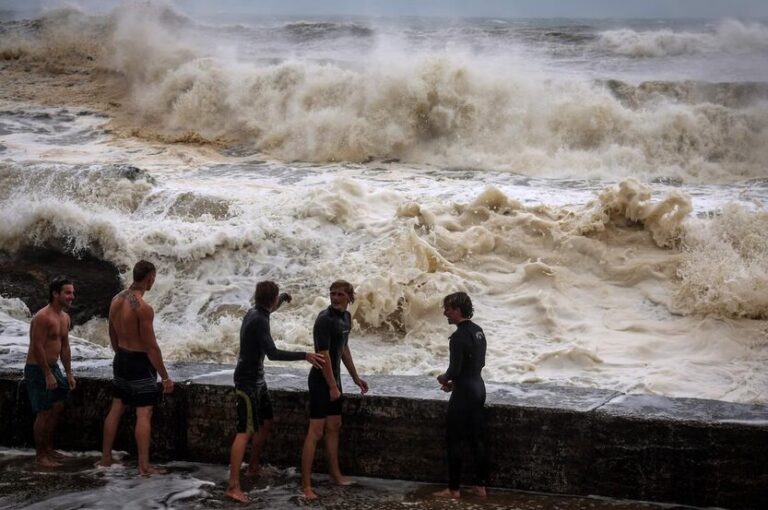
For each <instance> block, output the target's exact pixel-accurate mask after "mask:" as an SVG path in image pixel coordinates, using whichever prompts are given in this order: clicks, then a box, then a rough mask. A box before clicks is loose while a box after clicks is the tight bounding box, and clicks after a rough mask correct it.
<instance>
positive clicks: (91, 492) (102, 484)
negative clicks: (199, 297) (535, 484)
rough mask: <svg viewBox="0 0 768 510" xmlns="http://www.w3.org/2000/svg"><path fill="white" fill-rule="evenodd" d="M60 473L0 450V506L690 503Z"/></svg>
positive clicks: (180, 471)
mask: <svg viewBox="0 0 768 510" xmlns="http://www.w3.org/2000/svg"><path fill="white" fill-rule="evenodd" d="M66 455H67V457H66V459H65V461H64V466H63V467H62V468H61V469H59V470H58V471H47V470H41V469H38V468H36V467H35V465H34V452H33V451H32V450H28V449H22V450H16V449H13V450H12V449H7V448H0V508H26V509H46V510H49V509H65V508H66V509H69V508H100V509H110V508H115V509H133V508H136V509H139V508H141V509H144V508H176V509H182V508H184V509H202V508H273V509H278V510H282V509H293V508H334V509H348V508H349V509H353V508H354V509H370V510H385V509H393V510H394V509H413V508H426V509H433V510H441V509H451V510H464V509H502V508H503V509H514V510H659V509H662V508H664V509H672V508H681V509H682V508H692V507H683V506H678V505H661V504H653V503H645V502H636V501H618V500H610V499H604V498H587V497H573V496H555V495H544V494H533V493H523V492H513V491H502V490H492V491H490V494H489V496H488V498H487V499H485V500H481V499H479V498H476V497H471V496H468V497H467V498H466V499H463V500H461V501H446V500H440V499H436V498H435V497H433V496H432V492H433V491H435V490H437V489H439V488H440V487H438V486H435V485H431V484H423V483H416V482H406V481H402V480H382V479H376V478H355V480H356V482H357V483H356V484H355V485H353V486H351V487H344V488H342V487H336V486H333V485H330V484H329V483H328V479H327V477H326V476H324V475H316V476H315V484H316V490H317V492H318V494H320V496H321V500H320V501H318V502H308V501H306V500H304V499H302V498H300V497H299V495H298V493H299V484H300V476H299V474H298V473H297V472H296V470H295V469H294V468H288V469H277V468H272V467H269V468H268V469H267V472H266V473H265V474H264V475H262V476H260V477H257V478H255V479H252V480H250V479H244V480H243V490H245V491H246V492H247V493H248V494H249V496H250V498H251V502H250V503H249V504H247V505H241V504H238V503H233V502H231V501H228V500H226V499H225V498H224V490H225V488H226V479H227V467H226V466H223V465H213V464H202V463H191V462H171V463H168V464H164V465H163V467H166V468H168V469H169V471H170V474H168V475H167V476H154V477H151V478H140V477H138V476H136V474H135V469H136V465H135V461H133V460H132V459H130V458H125V459H124V460H125V464H124V465H116V466H113V467H112V468H109V469H103V468H95V467H94V464H95V462H96V461H97V460H98V459H99V454H98V453H97V452H84V453H75V452H69V453H66Z"/></svg>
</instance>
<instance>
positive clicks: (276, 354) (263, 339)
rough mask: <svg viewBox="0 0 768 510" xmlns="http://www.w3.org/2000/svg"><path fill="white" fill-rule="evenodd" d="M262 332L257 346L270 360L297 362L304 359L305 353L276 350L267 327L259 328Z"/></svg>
mask: <svg viewBox="0 0 768 510" xmlns="http://www.w3.org/2000/svg"><path fill="white" fill-rule="evenodd" d="M261 330H262V331H263V333H262V334H260V335H259V344H260V345H261V348H262V350H263V351H264V354H266V355H267V357H268V358H269V359H271V360H275V361H298V360H303V359H304V358H305V357H306V353H304V352H299V351H284V350H282V349H278V348H277V347H276V346H275V341H274V340H273V339H272V334H271V333H270V331H269V325H268V324H267V325H266V328H261Z"/></svg>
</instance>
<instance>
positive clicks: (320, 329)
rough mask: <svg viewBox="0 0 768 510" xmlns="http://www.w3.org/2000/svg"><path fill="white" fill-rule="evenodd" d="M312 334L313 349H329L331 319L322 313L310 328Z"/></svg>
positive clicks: (318, 350)
mask: <svg viewBox="0 0 768 510" xmlns="http://www.w3.org/2000/svg"><path fill="white" fill-rule="evenodd" d="M312 336H313V338H314V340H315V351H316V352H321V351H329V350H330V349H331V321H329V320H328V319H327V318H326V317H323V316H322V315H321V316H319V317H318V318H317V320H316V321H315V327H314V328H313V329H312Z"/></svg>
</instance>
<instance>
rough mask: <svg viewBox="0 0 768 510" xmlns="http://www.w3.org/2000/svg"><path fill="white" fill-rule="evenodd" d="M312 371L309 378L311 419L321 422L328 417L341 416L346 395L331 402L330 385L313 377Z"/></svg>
mask: <svg viewBox="0 0 768 510" xmlns="http://www.w3.org/2000/svg"><path fill="white" fill-rule="evenodd" d="M312 372H314V371H310V377H309V418H310V419H312V420H321V419H323V418H327V417H328V416H341V402H342V401H343V400H344V395H342V396H341V397H339V399H338V400H334V401H331V392H330V390H329V389H328V384H327V383H326V382H325V379H324V378H322V376H321V377H312Z"/></svg>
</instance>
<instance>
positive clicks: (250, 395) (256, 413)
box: [224, 281, 325, 503]
mask: <svg viewBox="0 0 768 510" xmlns="http://www.w3.org/2000/svg"><path fill="white" fill-rule="evenodd" d="M254 301H255V302H256V306H254V307H253V308H251V309H250V310H248V313H246V314H245V317H244V318H243V324H242V326H241V327H240V356H239V358H238V361H237V367H236V368H235V393H236V395H237V435H236V436H235V440H234V441H233V442H232V451H231V453H230V459H229V484H228V486H227V490H226V492H225V493H224V494H225V495H226V496H227V497H228V498H230V499H233V500H235V501H240V502H243V503H246V502H247V501H248V496H247V495H246V494H245V493H244V492H243V491H242V490H241V489H240V465H241V463H242V462H243V456H244V455H245V448H246V446H247V445H248V441H249V439H251V437H252V436H253V452H252V457H251V463H250V465H249V472H251V473H256V472H258V470H259V454H260V453H261V449H262V448H263V447H264V443H266V441H267V437H268V436H269V433H270V431H271V429H272V418H273V413H272V400H271V399H270V396H269V391H268V389H267V383H266V381H265V379H264V356H265V355H266V356H267V357H268V358H269V359H271V360H280V361H293V360H306V361H307V362H309V363H311V364H312V365H313V366H316V367H320V366H322V365H323V364H324V363H325V359H324V358H323V356H321V355H319V354H315V353H313V352H295V351H282V350H280V349H278V348H277V347H275V342H274V340H272V334H271V333H270V330H269V315H270V313H272V312H274V311H275V310H277V309H278V308H279V307H280V305H281V304H283V302H285V301H288V302H289V303H290V301H291V296H290V294H286V293H283V294H280V289H279V287H278V286H277V284H276V283H274V282H271V281H264V282H259V283H258V284H257V285H256V294H255V296H254ZM257 429H258V434H256V435H255V436H254V433H255V432H256V430H257Z"/></svg>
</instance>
